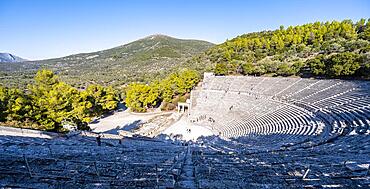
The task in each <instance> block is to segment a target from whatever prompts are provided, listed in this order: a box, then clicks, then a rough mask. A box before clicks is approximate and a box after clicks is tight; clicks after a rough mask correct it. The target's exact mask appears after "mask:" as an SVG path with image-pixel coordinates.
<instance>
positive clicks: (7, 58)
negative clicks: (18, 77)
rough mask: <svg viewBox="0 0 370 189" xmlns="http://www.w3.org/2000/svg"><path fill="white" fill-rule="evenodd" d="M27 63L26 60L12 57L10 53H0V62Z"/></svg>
mask: <svg viewBox="0 0 370 189" xmlns="http://www.w3.org/2000/svg"><path fill="white" fill-rule="evenodd" d="M24 61H28V60H27V59H24V58H21V57H19V56H16V55H13V54H11V53H6V52H5V53H0V62H12V63H15V62H24Z"/></svg>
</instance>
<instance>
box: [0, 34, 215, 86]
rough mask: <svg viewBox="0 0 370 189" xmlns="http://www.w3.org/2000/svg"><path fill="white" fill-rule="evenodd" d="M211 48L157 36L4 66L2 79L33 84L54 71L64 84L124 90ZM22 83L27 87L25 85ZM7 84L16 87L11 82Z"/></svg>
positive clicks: (157, 76)
mask: <svg viewBox="0 0 370 189" xmlns="http://www.w3.org/2000/svg"><path fill="white" fill-rule="evenodd" d="M212 46H214V44H212V43H210V42H207V41H202V40H191V39H177V38H174V37H170V36H166V35H163V34H155V35H150V36H147V37H144V38H141V39H138V40H136V41H133V42H130V43H127V44H124V45H120V46H117V47H113V48H109V49H104V50H99V51H95V52H89V53H78V54H72V55H68V56H64V57H60V58H51V59H45V60H37V61H28V62H27V64H26V63H20V64H19V65H11V64H3V65H0V70H1V71H0V77H1V75H4V74H6V75H14V76H17V77H18V76H19V75H22V77H26V78H27V80H28V81H31V80H30V78H32V77H31V75H33V74H34V73H35V72H36V71H37V70H38V69H41V68H46V69H51V70H53V71H55V72H56V73H58V75H60V77H61V79H62V80H63V81H66V82H67V83H70V84H72V85H75V86H76V87H85V86H87V85H88V84H91V83H99V84H102V85H114V86H121V85H124V84H127V83H128V82H132V81H143V82H150V81H152V80H154V79H160V78H163V77H164V76H165V75H167V74H168V73H170V72H172V71H173V70H174V69H179V68H181V67H184V66H183V65H184V64H185V63H186V61H187V60H188V59H189V58H191V57H192V56H194V55H196V54H199V53H201V52H204V51H205V50H207V49H209V48H210V47H212ZM2 72H3V73H2ZM4 72H5V73H4ZM81 76H83V77H81ZM21 80H22V79H20V80H19V81H20V82H23V85H24V84H25V83H26V81H25V80H24V81H21ZM4 83H11V84H12V85H14V84H16V83H15V82H14V81H12V80H11V79H9V80H7V81H5V82H4Z"/></svg>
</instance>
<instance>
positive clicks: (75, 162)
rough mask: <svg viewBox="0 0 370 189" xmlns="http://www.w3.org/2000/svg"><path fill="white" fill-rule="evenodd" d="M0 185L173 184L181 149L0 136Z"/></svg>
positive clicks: (154, 143) (140, 142)
mask: <svg viewBox="0 0 370 189" xmlns="http://www.w3.org/2000/svg"><path fill="white" fill-rule="evenodd" d="M0 147H1V148H0V187H1V188H2V187H4V188H8V187H11V188H13V187H15V188H18V187H21V188H23V187H26V188H29V187H30V188H58V187H62V188H81V187H82V188H84V187H89V188H90V187H93V188H95V187H124V188H138V187H139V188H155V187H159V186H169V187H171V186H173V175H172V174H171V171H172V170H173V169H174V166H176V164H179V162H178V160H177V159H178V158H179V157H180V156H181V153H183V151H184V147H182V146H178V145H174V144H172V143H170V142H165V141H160V140H155V139H154V140H153V139H150V140H148V139H134V138H133V139H128V138H127V139H124V140H123V142H122V143H121V144H119V143H118V141H117V140H108V139H104V140H103V141H102V145H101V146H97V144H96V141H95V138H91V139H89V138H88V137H82V138H80V137H78V138H72V139H71V138H69V139H64V138H57V139H51V140H49V139H37V138H27V137H8V136H0Z"/></svg>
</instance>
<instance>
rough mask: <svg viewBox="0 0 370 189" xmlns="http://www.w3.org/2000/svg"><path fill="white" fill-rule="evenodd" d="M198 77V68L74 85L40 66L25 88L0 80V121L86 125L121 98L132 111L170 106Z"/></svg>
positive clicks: (58, 127)
mask: <svg viewBox="0 0 370 189" xmlns="http://www.w3.org/2000/svg"><path fill="white" fill-rule="evenodd" d="M199 81H200V76H199V73H198V72H196V71H194V70H186V69H185V70H181V71H179V72H175V73H172V74H170V75H168V76H167V77H166V78H165V79H163V80H156V81H154V82H152V83H150V84H145V83H137V82H135V83H131V84H129V85H128V86H127V87H125V88H124V90H116V89H114V88H113V87H112V86H108V87H104V86H101V85H89V86H88V87H87V88H86V89H84V90H78V89H77V88H74V87H72V86H70V85H68V84H66V83H64V82H62V81H60V79H59V78H58V76H57V75H55V74H54V73H53V72H52V71H50V70H40V71H38V72H37V74H36V76H35V77H34V84H31V85H29V86H28V87H27V89H26V90H20V89H17V88H9V87H4V86H1V85H0V123H3V124H4V125H7V126H12V127H22V128H32V129H38V130H47V131H55V132H66V131H67V130H66V128H64V127H63V126H64V125H69V126H74V127H76V128H77V129H80V130H89V127H88V123H89V122H91V121H92V120H93V119H94V118H96V117H99V116H101V115H103V114H105V113H108V112H110V111H112V110H115V109H116V108H117V105H118V103H119V101H121V100H125V102H126V106H127V107H129V108H130V110H132V111H134V112H146V111H147V110H148V109H150V108H154V107H159V105H161V104H162V106H161V109H162V110H172V109H174V108H175V107H176V105H175V104H176V103H177V102H179V101H185V100H186V99H187V98H189V92H190V90H191V89H192V88H193V87H194V86H195V85H196V84H197V83H198V82H199Z"/></svg>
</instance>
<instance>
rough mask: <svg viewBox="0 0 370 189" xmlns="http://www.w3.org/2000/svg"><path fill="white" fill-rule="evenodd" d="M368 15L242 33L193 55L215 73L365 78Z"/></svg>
mask: <svg viewBox="0 0 370 189" xmlns="http://www.w3.org/2000/svg"><path fill="white" fill-rule="evenodd" d="M369 52H370V19H369V20H367V21H366V20H365V19H361V20H359V21H357V22H356V23H354V22H353V21H352V20H343V21H341V22H338V21H332V22H325V23H323V22H315V23H310V24H304V25H301V26H289V27H288V28H284V26H281V27H280V28H279V29H277V30H274V31H262V32H255V33H248V34H244V35H241V36H238V37H236V38H234V39H231V40H227V41H226V42H225V43H222V44H220V45H217V46H214V47H212V48H210V49H209V50H207V51H206V52H205V53H203V54H201V55H198V56H195V57H194V58H193V59H192V60H191V61H190V64H193V65H194V64H195V65H197V64H201V65H204V66H206V65H210V64H211V65H212V70H213V71H214V72H215V73H216V74H217V75H235V74H236V75H240V74H242V75H257V76H258V75H271V76H293V75H297V76H304V77H327V78H348V77H350V78H354V77H356V78H369V74H370V61H369V60H370V53H369Z"/></svg>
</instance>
